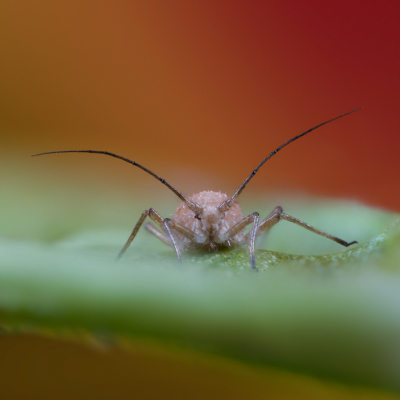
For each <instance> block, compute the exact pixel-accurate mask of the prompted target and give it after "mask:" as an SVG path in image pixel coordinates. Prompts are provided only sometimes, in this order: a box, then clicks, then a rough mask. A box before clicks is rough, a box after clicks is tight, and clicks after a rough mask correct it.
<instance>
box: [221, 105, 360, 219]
mask: <svg viewBox="0 0 400 400" xmlns="http://www.w3.org/2000/svg"><path fill="white" fill-rule="evenodd" d="M362 108H363V107H360V108H357V109H356V110H353V111H349V112H347V113H345V114H342V115H339V116H338V117H335V118H332V119H330V120H329V121H325V122H323V123H322V124H319V125H317V126H314V128H311V129H309V130H307V131H305V132H303V133H301V134H300V135H297V136H295V137H294V138H292V139H290V140H288V141H287V142H286V143H284V144H283V145H281V146H279V147H278V148H277V149H276V150H274V151H273V152H272V153H270V154H269V155H268V156H267V157H265V158H264V160H262V161H261V162H260V164H258V165H257V167H256V168H255V169H254V170H253V172H252V173H251V174H250V175H249V176H248V177H247V179H246V180H245V181H244V182H243V183H242V185H241V186H240V188H239V189H238V190H237V191H236V193H235V194H234V195H233V196H232V197H231V198H230V199H228V200H225V201H224V202H223V203H222V204H221V205H220V206H219V207H218V208H219V209H220V211H222V212H225V211H228V210H229V209H230V208H231V207H232V206H233V204H234V203H235V200H236V198H237V197H238V196H239V194H240V193H242V191H243V189H244V188H245V187H246V186H247V184H248V183H249V182H250V180H251V178H253V176H254V175H255V174H256V173H257V172H258V170H259V169H260V168H261V167H262V166H263V165H264V164H265V163H266V162H267V161H268V160H269V159H270V158H271V157H272V156H273V155H275V154H276V153H277V152H278V151H279V150H282V149H283V148H284V147H285V146H287V145H288V144H289V143H292V142H294V141H295V140H297V139H299V138H301V137H302V136H304V135H307V133H310V132H311V131H313V130H315V129H317V128H319V127H320V126H322V125H325V124H328V123H329V122H332V121H334V120H335V119H339V118H342V117H344V116H345V115H349V114H351V113H353V112H356V111H358V110H361V109H362Z"/></svg>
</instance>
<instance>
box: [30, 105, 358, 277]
mask: <svg viewBox="0 0 400 400" xmlns="http://www.w3.org/2000/svg"><path fill="white" fill-rule="evenodd" d="M357 110H359V109H357ZM357 110H353V111H350V112H348V113H346V114H342V115H340V116H338V117H336V118H333V119H331V120H329V121H326V122H323V123H322V124H319V125H317V126H315V127H313V128H311V129H309V130H307V131H306V132H303V133H301V134H300V135H297V136H295V137H294V138H292V139H290V140H289V141H287V142H286V143H284V144H283V145H281V146H280V147H278V148H277V149H276V150H274V151H273V152H272V153H270V154H269V155H268V156H267V157H265V158H264V159H263V160H262V161H261V162H260V163H259V164H258V166H257V167H256V168H255V169H254V170H253V171H252V173H251V174H250V175H249V176H248V177H247V179H246V180H245V181H244V182H243V183H242V185H241V186H240V187H239V189H238V190H237V191H236V192H235V194H234V195H233V196H232V197H229V196H227V195H226V194H223V193H220V192H212V191H204V192H200V193H197V194H194V195H193V196H191V197H189V198H186V197H185V196H184V195H183V194H182V193H181V192H179V191H178V190H177V189H175V188H174V187H173V186H172V185H171V184H169V183H168V182H167V181H166V180H165V179H163V178H161V177H160V176H158V175H157V174H155V173H154V172H152V171H150V170H149V169H147V168H146V167H144V166H142V165H140V164H138V163H137V162H136V161H132V160H129V159H127V158H125V157H122V156H118V155H116V154H113V153H109V152H107V151H96V150H63V151H52V152H47V153H40V154H35V156H39V155H43V154H55V153H95V154H104V155H108V156H111V157H115V158H118V159H121V160H123V161H125V162H128V163H130V164H132V165H134V166H136V167H138V168H140V169H142V170H144V171H145V172H147V173H148V174H150V175H152V176H153V177H155V178H156V179H158V180H159V181H160V182H161V183H163V184H164V185H165V186H167V187H168V188H169V189H170V190H171V191H172V192H174V193H175V194H176V195H177V196H178V197H179V198H180V199H181V200H182V203H181V204H180V206H179V207H178V208H177V210H176V212H175V214H174V215H173V216H172V218H171V219H169V218H162V217H161V216H160V215H159V214H158V213H157V212H156V211H155V210H154V209H152V208H150V209H148V210H145V211H143V212H142V215H141V216H140V218H139V220H138V222H137V223H136V225H135V227H134V228H133V231H132V233H131V235H130V236H129V238H128V240H127V242H126V243H125V245H124V247H123V248H122V250H121V251H120V253H119V255H118V258H119V257H121V256H122V255H123V254H124V253H125V251H126V250H127V249H128V247H129V245H130V244H131V242H132V240H133V239H134V238H135V236H136V234H137V233H138V231H139V229H140V227H141V226H142V224H143V223H144V221H145V219H146V218H147V217H149V218H150V219H151V220H152V221H153V222H154V223H155V224H156V225H157V227H155V226H154V225H152V224H150V223H147V224H146V225H145V228H146V229H147V230H148V231H149V232H150V233H152V234H153V235H154V236H156V237H157V238H158V239H160V240H162V241H163V242H164V243H165V244H167V245H168V246H171V247H173V248H174V249H175V252H176V255H177V257H178V260H179V261H180V260H181V259H182V256H181V252H182V251H185V250H193V249H196V248H204V249H209V250H213V251H218V249H219V248H222V247H228V248H233V247H238V246H243V245H248V247H249V252H250V265H251V267H252V268H253V269H255V270H257V267H256V260H255V255H254V249H255V240H256V237H257V236H259V235H260V234H261V233H262V232H264V231H266V230H268V229H270V228H271V227H272V226H274V225H275V224H277V223H278V222H279V221H281V220H286V221H289V222H293V223H295V224H297V225H299V226H301V227H303V228H306V229H308V230H310V231H312V232H314V233H316V234H318V235H321V236H324V237H326V238H328V239H330V240H333V241H335V242H337V243H339V244H341V245H342V246H345V247H348V246H350V245H352V244H354V243H357V242H356V241H353V242H346V241H345V240H343V239H339V238H338V237H336V236H333V235H331V234H329V233H326V232H323V231H321V230H319V229H317V228H314V227H312V226H311V225H308V224H307V223H305V222H303V221H301V220H299V219H297V218H295V217H292V216H291V215H289V214H286V213H284V212H283V209H282V207H280V206H278V207H276V208H275V209H274V210H273V211H272V212H271V213H270V214H269V215H268V216H267V217H266V218H265V219H264V220H262V221H261V222H260V219H259V215H258V213H257V212H254V213H252V214H250V215H248V216H244V215H243V213H242V211H241V209H240V207H239V205H238V204H237V203H236V198H237V197H238V196H239V195H240V193H241V192H242V191H243V189H244V188H245V187H246V186H247V184H248V183H249V181H250V180H251V179H252V178H253V176H254V175H255V174H256V173H257V172H258V170H259V169H260V168H261V167H262V166H263V165H264V163H265V162H266V161H267V160H269V159H270V158H271V157H272V156H273V155H274V154H276V153H277V152H278V151H279V150H281V149H282V148H283V147H285V146H287V145H288V144H289V143H291V142H293V141H294V140H297V139H299V138H300V137H302V136H304V135H306V134H307V133H309V132H311V131H313V130H314V129H317V128H319V127H320V126H322V125H325V124H327V123H329V122H331V121H333V120H335V119H338V118H341V117H343V116H345V115H348V114H350V113H353V112H355V111H357ZM248 225H251V228H250V230H249V232H248V233H245V228H246V227H247V226H248ZM157 228H158V229H157Z"/></svg>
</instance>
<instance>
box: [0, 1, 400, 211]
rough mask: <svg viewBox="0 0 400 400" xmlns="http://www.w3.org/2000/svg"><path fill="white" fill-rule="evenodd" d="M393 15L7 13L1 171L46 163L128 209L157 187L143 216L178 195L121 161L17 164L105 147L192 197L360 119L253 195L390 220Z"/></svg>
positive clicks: (287, 5) (0, 47)
mask: <svg viewBox="0 0 400 400" xmlns="http://www.w3.org/2000/svg"><path fill="white" fill-rule="evenodd" d="M399 10H400V3H399V2H398V1H385V2H378V1H351V2H348V1H344V0H338V1H335V2H334V3H327V2H321V1H312V0H307V1H301V2H298V1H293V0H292V1H279V2H278V1H275V2H265V1H250V2H245V1H223V0H218V1H208V0H203V1H201V2H187V1H183V0H178V1H175V0H172V1H113V2H110V1H102V0H96V1H94V0H86V1H75V0H71V1H45V0H42V1H18V2H15V1H11V0H3V1H1V3H0V57H1V63H0V77H1V78H0V135H1V153H2V159H3V161H2V168H3V170H7V173H8V174H10V176H12V175H13V174H17V172H18V171H19V172H22V173H23V174H25V173H26V170H29V171H30V172H31V171H32V169H33V171H34V172H33V173H32V175H31V176H32V180H35V179H37V176H38V170H35V168H38V165H41V166H42V168H43V171H41V172H44V171H45V172H47V173H49V174H54V176H53V177H52V179H54V180H57V181H58V182H59V181H62V180H65V181H66V182H71V181H73V182H79V181H80V180H82V179H83V180H84V182H89V181H92V180H96V179H97V180H98V181H99V182H101V184H102V185H103V187H104V188H105V190H116V189H124V188H127V189H128V190H130V191H131V192H130V193H131V194H132V196H134V197H135V198H136V199H137V197H142V196H141V193H144V192H145V191H146V190H155V191H156V192H157V193H158V198H157V199H156V200H154V199H153V202H152V204H146V205H145V207H148V206H157V205H159V204H160V203H161V202H162V200H161V198H163V197H165V198H171V197H173V194H172V193H168V190H167V189H166V188H162V187H161V185H160V184H159V183H157V182H156V181H155V180H154V179H153V178H151V177H149V176H144V175H145V174H144V173H143V172H141V171H139V170H138V171H132V168H129V167H128V166H127V165H123V163H121V162H117V161H115V160H111V159H107V160H106V159H105V158H102V157H98V156H89V155H87V156H82V155H76V156H73V155H69V156H56V157H58V158H57V159H56V158H52V159H46V160H44V159H41V160H39V159H36V160H32V159H30V158H28V156H29V155H30V154H32V153H38V152H43V151H51V150H59V149H95V150H108V151H111V152H115V153H118V154H121V155H124V156H126V157H130V158H132V159H134V160H136V161H137V162H139V163H142V164H143V165H145V166H147V167H148V168H150V169H152V170H154V171H155V172H157V173H159V174H160V175H162V176H163V177H164V178H165V179H167V180H169V181H170V182H171V183H172V184H174V185H175V186H177V187H178V188H179V189H180V190H181V191H182V192H183V193H185V194H187V195H190V194H191V193H192V192H197V191H200V190H205V189H214V190H215V189H216V190H222V191H226V192H228V193H232V192H233V191H235V190H236V189H237V188H238V186H239V185H240V184H241V183H242V181H243V180H244V179H245V178H246V177H247V175H248V174H249V173H250V172H251V170H252V169H253V168H254V167H255V166H256V165H257V164H258V162H259V161H260V160H261V159H262V158H263V157H265V156H266V155H267V154H268V153H269V152H270V151H272V150H273V149H275V148H276V147H278V146H279V145H281V144H282V143H283V142H285V141H286V140H287V139H289V138H291V137H292V136H294V135H296V134H298V133H300V132H303V131H304V130H306V129H308V128H310V127H312V126H314V125H316V124H318V123H320V122H323V121H325V120H327V119H330V118H332V117H335V116H337V115H339V114H342V113H344V112H347V111H350V110H352V109H355V108H358V107H364V109H363V110H361V111H359V112H357V113H355V114H352V115H351V116H348V117H346V118H343V119H341V120H339V121H335V122H334V123H332V124H330V125H328V126H325V127H323V128H321V129H320V130H318V131H315V132H313V133H312V134H310V135H309V136H308V137H305V138H303V139H301V140H300V141H298V142H296V143H294V144H292V145H291V146H289V147H288V148H286V149H285V150H284V151H283V152H281V153H280V154H279V155H277V156H276V157H274V158H273V159H271V160H270V161H269V162H268V163H267V165H265V166H264V167H263V169H262V170H261V171H260V173H259V174H258V175H257V177H256V178H254V180H253V181H252V183H251V185H249V192H248V193H251V192H254V191H255V192H257V191H259V192H262V193H264V194H265V193H266V192H268V191H270V190H276V189H278V190H285V191H287V192H290V193H311V194H314V195H317V196H327V197H340V198H347V199H354V200H358V201H360V202H363V203H366V204H369V205H375V206H378V207H382V208H387V209H391V210H397V211H398V210H400V205H399V201H398V199H399V194H400V189H399V185H398V179H397V177H398V172H399V166H400V165H399V164H400V163H399V156H398V153H399V150H400V140H399V127H400V120H399V118H398V113H399V111H398V109H399V93H400V91H399V89H400V79H399V70H400V52H399V37H400V35H399V33H400V32H399V26H400V25H399V23H398V20H399ZM5 160H6V161H7V162H6V161H5ZM33 163H35V164H33ZM39 163H40V164H39ZM61 171H62V172H61ZM35 176H36V178H35ZM42 179H43V178H42ZM50 182H51V180H50ZM53 182H54V181H53ZM107 188H109V189H107ZM245 196H247V194H243V195H242V196H241V198H240V200H241V201H242V202H243V201H244V200H245ZM147 203H148V200H147ZM143 204H145V203H143Z"/></svg>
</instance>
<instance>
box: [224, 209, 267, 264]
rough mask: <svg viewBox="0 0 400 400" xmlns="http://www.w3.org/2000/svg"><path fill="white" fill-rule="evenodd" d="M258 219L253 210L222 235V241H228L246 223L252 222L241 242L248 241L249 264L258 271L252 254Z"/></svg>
mask: <svg viewBox="0 0 400 400" xmlns="http://www.w3.org/2000/svg"><path fill="white" fill-rule="evenodd" d="M259 219H260V217H259V215H258V213H257V212H254V213H253V214H250V215H248V216H247V217H244V218H243V219H242V220H241V221H239V222H238V223H237V224H236V225H235V226H233V227H232V228H231V229H229V231H228V232H226V234H225V235H224V239H225V240H224V241H225V242H229V239H231V238H233V237H234V236H235V235H237V234H238V233H239V232H240V231H241V230H242V229H244V228H245V227H246V226H247V225H249V224H253V226H252V228H251V230H250V232H249V233H248V234H247V235H246V236H245V238H246V240H245V241H243V243H249V250H250V264H251V268H253V269H255V270H256V271H258V268H257V267H256V258H255V255H254V247H255V242H256V236H257V228H258V221H259Z"/></svg>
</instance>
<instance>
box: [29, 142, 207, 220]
mask: <svg viewBox="0 0 400 400" xmlns="http://www.w3.org/2000/svg"><path fill="white" fill-rule="evenodd" d="M59 153H91V154H105V155H106V156H111V157H115V158H119V159H120V160H122V161H125V162H127V163H129V164H132V165H134V166H135V167H139V168H140V169H142V170H143V171H145V172H147V173H148V174H150V175H152V176H154V178H156V179H157V180H159V181H160V182H161V183H162V184H164V185H165V186H166V187H167V188H168V189H170V190H172V191H173V192H174V193H175V194H176V195H177V196H178V197H179V198H180V199H181V200H182V201H183V202H184V203H186V205H187V206H188V207H189V208H190V209H191V210H192V211H193V212H194V213H195V214H200V213H201V211H202V207H201V206H200V205H199V204H197V203H195V202H194V201H190V200H188V199H187V198H186V197H185V196H184V195H183V194H182V193H181V192H180V191H179V190H177V189H175V188H174V187H173V186H172V185H171V184H170V183H169V182H167V181H166V180H165V179H163V178H161V177H160V176H159V175H157V174H155V173H154V172H153V171H150V170H149V169H147V168H146V167H144V166H143V165H140V164H138V163H137V162H136V161H132V160H129V159H128V158H125V157H122V156H119V155H117V154H114V153H110V152H108V151H97V150H62V151H48V152H46V153H39V154H33V155H32V157H37V156H43V155H45V154H59Z"/></svg>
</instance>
